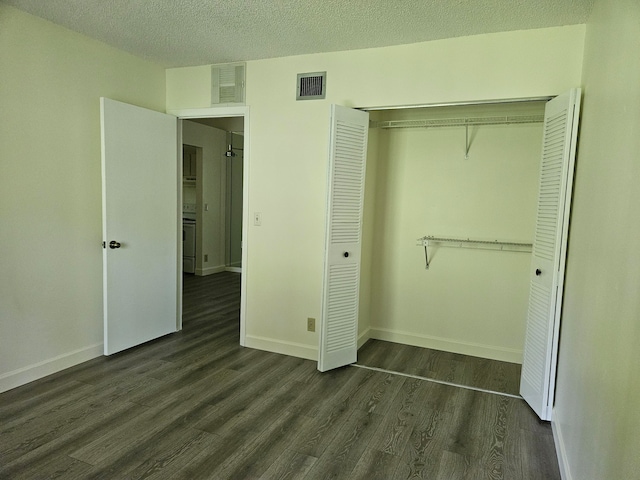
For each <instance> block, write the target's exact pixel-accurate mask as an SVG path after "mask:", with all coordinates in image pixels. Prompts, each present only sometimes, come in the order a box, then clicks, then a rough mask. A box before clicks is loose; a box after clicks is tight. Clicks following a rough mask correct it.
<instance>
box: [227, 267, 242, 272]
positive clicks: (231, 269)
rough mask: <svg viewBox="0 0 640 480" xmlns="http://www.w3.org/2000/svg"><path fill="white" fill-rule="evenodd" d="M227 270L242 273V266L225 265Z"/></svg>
mask: <svg viewBox="0 0 640 480" xmlns="http://www.w3.org/2000/svg"><path fill="white" fill-rule="evenodd" d="M224 271H225V272H233V273H242V267H225V269H224Z"/></svg>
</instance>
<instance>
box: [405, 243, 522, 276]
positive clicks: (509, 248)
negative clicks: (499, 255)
mask: <svg viewBox="0 0 640 480" xmlns="http://www.w3.org/2000/svg"><path fill="white" fill-rule="evenodd" d="M417 242H418V246H424V258H425V264H426V266H425V268H426V269H427V270H429V251H428V247H430V246H432V245H434V244H437V245H439V246H441V247H457V248H478V249H483V250H501V251H505V252H531V251H532V249H533V244H531V243H523V242H506V241H498V240H471V239H470V238H451V237H433V236H425V237H422V238H419V239H418V240H417Z"/></svg>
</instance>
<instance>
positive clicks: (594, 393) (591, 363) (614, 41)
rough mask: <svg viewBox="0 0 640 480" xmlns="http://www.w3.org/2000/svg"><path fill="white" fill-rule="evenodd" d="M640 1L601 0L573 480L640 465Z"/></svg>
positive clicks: (569, 433)
mask: <svg viewBox="0 0 640 480" xmlns="http://www.w3.org/2000/svg"><path fill="white" fill-rule="evenodd" d="M639 25H640V4H639V3H638V2H637V1H636V0H615V1H612V0H596V2H595V6H594V10H593V13H592V16H591V18H590V20H589V23H588V25H587V33H586V42H585V56H584V104H583V109H582V112H583V113H582V119H581V127H580V140H579V144H578V155H577V160H576V178H575V188H574V200H573V212H572V217H571V224H570V232H569V248H568V259H567V273H566V280H565V293H564V306H563V317H562V326H561V337H560V351H559V359H558V380H557V390H556V398H555V406H554V410H553V426H554V431H555V433H556V440H557V443H558V446H559V448H558V450H559V453H560V459H561V463H562V465H563V466H564V468H565V479H574V480H599V479H605V478H606V479H609V478H611V479H614V478H615V479H618V478H620V479H622V478H625V479H627V478H629V479H630V478H638V472H639V471H640V456H639V455H638V452H639V451H640V437H639V436H638V431H640V411H639V410H638V405H639V404H640V376H639V375H638V371H640V355H638V346H639V345H640V321H639V319H640V300H639V298H640V297H639V296H638V292H640V268H638V265H640V250H638V238H640V217H639V216H638V212H640V189H638V179H640V162H639V161H638V152H640V136H639V135H638V131H640V89H639V85H640V56H639V55H638V52H640V28H638V26H639Z"/></svg>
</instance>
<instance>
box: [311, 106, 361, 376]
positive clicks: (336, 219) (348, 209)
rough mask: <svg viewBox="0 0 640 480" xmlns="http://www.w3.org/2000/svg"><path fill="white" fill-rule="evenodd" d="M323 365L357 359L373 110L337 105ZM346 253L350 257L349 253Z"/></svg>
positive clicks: (320, 363)
mask: <svg viewBox="0 0 640 480" xmlns="http://www.w3.org/2000/svg"><path fill="white" fill-rule="evenodd" d="M331 118H332V122H331V146H330V158H329V192H328V205H327V212H328V215H327V238H326V247H325V252H326V253H325V255H326V258H325V270H324V288H323V298H322V322H321V330H320V351H319V358H318V369H319V370H320V371H323V372H324V371H326V370H331V369H333V368H337V367H341V366H343V365H347V364H349V363H353V362H355V361H356V356H357V334H358V301H359V291H360V289H359V287H360V242H361V236H362V204H363V200H364V173H365V162H366V152H367V134H368V126H369V115H368V114H367V113H365V112H361V111H358V110H352V109H350V108H346V107H340V106H337V105H333V106H332V109H331ZM345 253H346V254H347V256H345Z"/></svg>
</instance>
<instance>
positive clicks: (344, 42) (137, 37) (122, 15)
mask: <svg viewBox="0 0 640 480" xmlns="http://www.w3.org/2000/svg"><path fill="white" fill-rule="evenodd" d="M1 1H2V2H3V3H6V4H8V5H12V6H15V7H17V8H19V9H21V10H24V11H26V12H29V13H32V14H34V15H37V16H39V17H42V18H45V19H47V20H50V21H52V22H54V23H57V24H59V25H63V26H65V27H67V28H69V29H71V30H75V31H77V32H80V33H83V34H85V35H88V36H90V37H93V38H96V39H98V40H101V41H103V42H105V43H107V44H109V45H112V46H114V47H117V48H119V49H121V50H125V51H127V52H130V53H132V54H134V55H137V56H140V57H143V58H146V59H149V60H152V61H155V62H158V63H160V64H162V65H164V66H167V67H176V66H187V65H204V64H209V63H224V62H232V61H241V60H255V59H260V58H271V57H282V56H289V55H299V54H306V53H317V52H331V51H339V50H353V49H359V48H369V47H381V46H389V45H399V44H407V43H415V42H422V41H427V40H436V39H442V38H451V37H460V36H465V35H476V34H482V33H492V32H501V31H510V30H525V29H531V28H543V27H552V26H560V25H573V24H579V23H586V21H587V17H588V15H589V13H590V11H591V7H592V4H593V0H1Z"/></svg>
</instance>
